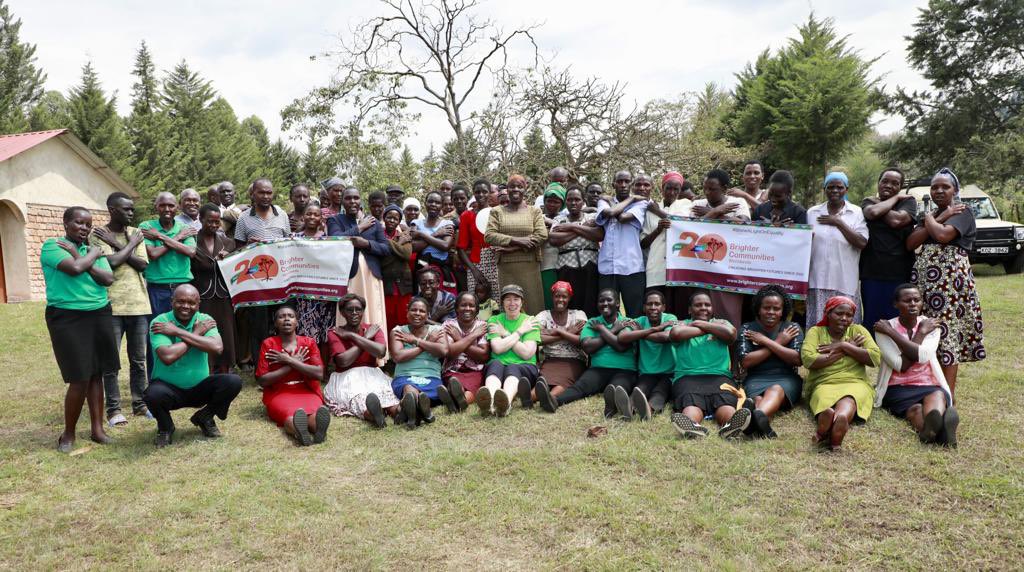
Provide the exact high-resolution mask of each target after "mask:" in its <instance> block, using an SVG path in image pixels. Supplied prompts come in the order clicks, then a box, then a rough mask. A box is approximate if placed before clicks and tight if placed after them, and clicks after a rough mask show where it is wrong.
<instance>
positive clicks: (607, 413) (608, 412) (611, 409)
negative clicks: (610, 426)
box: [604, 385, 618, 419]
mask: <svg viewBox="0 0 1024 572" xmlns="http://www.w3.org/2000/svg"><path fill="white" fill-rule="evenodd" d="M616 411H618V408H617V407H615V386H614V385H607V386H605V388H604V418H605V419H611V418H612V417H615V412H616Z"/></svg>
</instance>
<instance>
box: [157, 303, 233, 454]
mask: <svg viewBox="0 0 1024 572" xmlns="http://www.w3.org/2000/svg"><path fill="white" fill-rule="evenodd" d="M171 306H172V310H171V311H170V312H166V313H164V314H160V315H158V316H157V317H156V318H154V319H153V322H152V324H151V325H150V334H149V340H150V344H151V345H152V346H153V353H154V354H155V355H156V358H157V359H156V363H155V365H154V367H153V372H152V374H153V379H152V381H150V383H149V387H148V388H147V389H146V393H145V395H144V396H143V399H144V400H145V402H146V405H147V406H148V407H149V411H150V412H151V413H152V414H153V416H154V417H156V423H157V435H156V446H157V447H166V446H167V445H170V444H171V442H172V439H173V435H174V420H173V419H172V418H171V411H173V410H175V409H181V408H182V407H199V408H201V409H199V411H196V412H195V414H194V415H192V418H191V421H192V424H194V425H195V426H196V427H199V429H200V430H201V431H202V432H203V435H205V436H207V437H211V438H213V437H220V430H219V429H218V428H217V423H216V422H215V421H214V420H213V417H214V416H215V415H216V416H217V417H220V418H221V419H226V418H227V416H228V407H230V406H231V402H232V401H233V400H234V399H235V397H236V396H237V395H238V392H239V391H241V390H242V379H241V378H240V377H238V376H237V375H234V374H230V373H222V374H214V375H210V362H209V357H208V356H209V355H218V354H220V352H221V351H222V350H223V348H224V346H223V343H222V342H221V339H220V333H219V332H218V331H217V323H216V322H214V321H213V318H211V317H210V316H208V315H206V314H203V313H200V312H199V291H198V290H196V289H195V287H194V286H192V285H190V284H182V285H181V286H178V287H177V288H176V289H175V290H174V295H173V298H172V299H171Z"/></svg>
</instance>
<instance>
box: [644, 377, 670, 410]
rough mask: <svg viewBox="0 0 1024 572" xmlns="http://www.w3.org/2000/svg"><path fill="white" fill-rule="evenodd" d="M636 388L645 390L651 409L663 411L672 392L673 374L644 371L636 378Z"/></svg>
mask: <svg viewBox="0 0 1024 572" xmlns="http://www.w3.org/2000/svg"><path fill="white" fill-rule="evenodd" d="M636 388H637V389H639V390H640V391H642V392H644V395H645V396H646V397H647V403H649V404H650V405H651V409H653V410H654V412H655V413H661V410H662V409H665V404H666V403H668V399H669V395H671V394H672V374H671V373H642V374H640V375H639V376H638V377H637V378H636Z"/></svg>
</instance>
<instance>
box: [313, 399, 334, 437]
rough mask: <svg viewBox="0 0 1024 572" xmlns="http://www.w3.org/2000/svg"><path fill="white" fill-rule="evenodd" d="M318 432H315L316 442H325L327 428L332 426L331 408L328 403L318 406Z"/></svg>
mask: <svg viewBox="0 0 1024 572" xmlns="http://www.w3.org/2000/svg"><path fill="white" fill-rule="evenodd" d="M315 418H316V433H313V442H314V443H323V442H324V441H326V440H327V428H328V427H330V426H331V410H330V409H328V408H327V406H326V405H321V406H320V407H317V408H316V417H315Z"/></svg>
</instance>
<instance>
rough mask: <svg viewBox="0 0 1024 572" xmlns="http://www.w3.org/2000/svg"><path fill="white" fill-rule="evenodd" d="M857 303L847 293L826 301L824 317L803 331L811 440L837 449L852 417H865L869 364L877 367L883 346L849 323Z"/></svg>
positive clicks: (869, 400) (870, 390)
mask: <svg viewBox="0 0 1024 572" xmlns="http://www.w3.org/2000/svg"><path fill="white" fill-rule="evenodd" d="M856 312H857V304H856V303H855V302H854V301H853V300H851V299H849V298H847V297H845V296H833V297H831V298H829V300H828V302H826V303H825V312H824V316H823V317H822V318H821V321H820V322H818V323H817V325H815V326H814V327H813V328H810V329H808V330H807V335H806V336H805V337H804V344H803V347H802V348H801V349H800V359H801V361H803V364H804V367H806V368H807V369H808V370H809V373H808V375H807V382H806V386H807V391H808V393H809V395H810V399H809V400H808V404H809V405H810V408H811V413H813V414H814V417H815V419H816V420H817V422H818V426H817V428H816V429H815V432H814V437H813V440H814V442H815V443H820V444H822V445H823V446H828V447H829V448H831V449H832V450H833V451H837V450H839V448H840V447H841V446H842V444H843V437H845V436H846V432H847V431H848V430H849V429H850V423H852V422H853V420H854V418H858V419H860V420H861V421H867V420H868V417H870V416H871V407H872V405H873V404H874V400H875V388H874V385H873V384H872V383H871V381H870V379H869V378H868V374H867V368H868V367H869V366H870V367H878V364H879V362H880V361H881V351H879V349H878V346H877V345H876V344H875V341H874V340H873V339H872V338H871V334H870V333H869V332H868V331H867V330H866V329H865V328H864V326H861V325H860V324H854V323H853V317H854V315H855V314H856Z"/></svg>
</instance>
